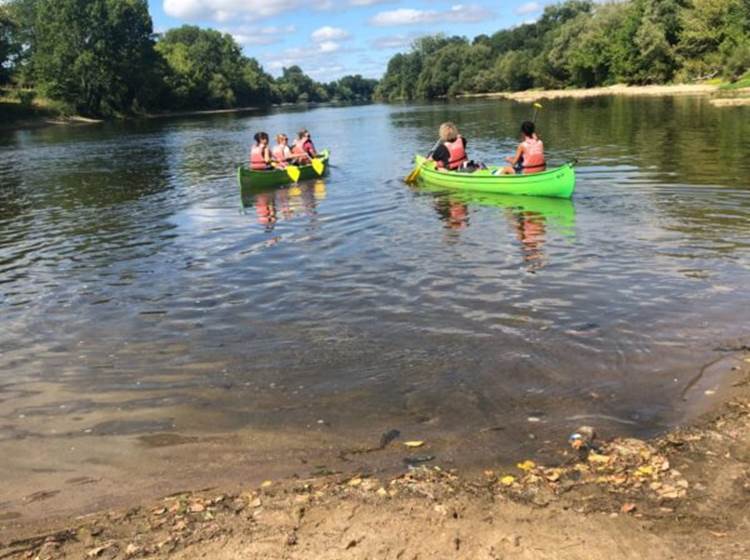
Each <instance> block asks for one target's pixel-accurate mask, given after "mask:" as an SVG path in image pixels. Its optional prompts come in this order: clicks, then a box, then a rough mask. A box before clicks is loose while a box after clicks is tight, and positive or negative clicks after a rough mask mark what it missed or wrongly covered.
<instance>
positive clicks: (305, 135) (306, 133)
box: [297, 128, 310, 141]
mask: <svg viewBox="0 0 750 560" xmlns="http://www.w3.org/2000/svg"><path fill="white" fill-rule="evenodd" d="M297 138H299V139H300V140H302V141H305V140H309V139H310V132H309V131H308V130H307V129H306V128H301V129H300V131H299V132H298V133H297Z"/></svg>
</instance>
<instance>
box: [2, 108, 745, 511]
mask: <svg viewBox="0 0 750 560" xmlns="http://www.w3.org/2000/svg"><path fill="white" fill-rule="evenodd" d="M529 116H530V110H529V106H528V105H521V104H516V103H513V102H510V101H503V100H500V101H490V100H475V101H464V102H456V103H436V104H425V105H367V106H358V107H321V108H315V109H311V110H305V111H302V110H274V111H271V112H257V113H251V114H242V115H220V116H212V117H194V118H179V119H168V120H154V121H145V122H135V123H133V122H131V123H114V124H103V125H95V126H82V127H56V128H55V127H51V128H44V129H36V130H24V131H16V132H10V133H2V135H0V309H1V310H2V319H0V321H1V323H0V325H1V326H2V328H1V329H0V472H3V478H4V479H5V480H6V481H8V484H4V485H3V488H2V489H0V515H2V514H3V512H4V511H5V512H6V516H7V517H6V518H7V519H10V518H12V517H17V516H34V515H48V514H50V513H55V512H57V513H64V512H67V511H82V510H87V509H94V508H97V507H102V506H107V505H109V504H113V503H118V500H121V499H123V496H127V495H133V494H138V491H135V490H132V488H128V485H135V486H138V487H139V488H141V490H140V491H141V492H142V493H143V494H146V493H148V492H158V491H162V490H164V491H166V490H169V489H175V488H179V487H180V485H186V484H199V483H200V484H204V483H206V484H210V483H214V482H216V481H219V480H220V481H229V482H237V481H246V480H259V479H262V478H271V477H274V476H282V475H283V476H287V475H292V474H296V475H299V476H306V475H309V474H314V473H316V472H329V471H330V470H337V469H342V470H346V469H365V468H368V469H372V470H375V471H377V470H378V469H386V470H387V469H398V468H403V464H402V459H403V458H404V457H405V456H406V455H409V453H406V452H405V451H402V450H401V448H400V447H399V444H398V442H399V441H403V440H404V439H412V440H414V439H419V440H424V441H426V442H427V444H428V445H427V446H426V447H425V448H424V453H420V455H427V457H422V458H423V459H427V458H429V457H430V456H435V459H434V463H435V464H442V465H446V466H458V467H465V468H474V467H481V466H483V465H488V464H493V463H496V462H498V461H499V462H501V463H506V464H507V463H510V462H511V461H515V460H517V459H520V458H526V457H531V458H535V457H540V456H544V455H545V454H552V455H553V454H554V453H555V450H559V449H560V447H561V444H564V441H565V439H566V437H567V434H569V433H570V432H571V431H572V430H574V429H575V428H576V427H577V426H579V425H581V424H591V425H594V426H595V427H596V428H597V429H598V430H599V431H600V432H601V433H602V434H603V435H605V436H611V435H618V434H628V435H635V436H649V435H653V434H656V433H659V432H661V431H663V430H665V429H667V428H669V427H672V426H674V425H676V424H679V423H680V422H684V421H685V420H687V419H689V418H691V417H692V415H694V414H697V413H698V412H700V411H702V410H706V409H707V408H709V407H710V406H711V402H712V399H713V398H715V395H716V394H718V393H720V392H721V390H722V387H723V383H722V381H723V379H722V376H720V375H711V372H710V371H708V372H704V374H703V375H699V373H700V371H701V367H702V366H703V365H704V364H707V363H709V362H711V361H713V360H715V359H717V358H718V357H720V356H721V349H722V348H729V347H731V346H732V343H733V342H732V341H734V340H736V339H737V338H738V337H740V336H743V335H745V336H746V335H747V334H748V330H747V329H748V325H749V324H750V305H748V291H747V286H749V285H750V181H748V179H747V177H749V176H750V110H748V109H747V108H723V109H717V108H713V107H711V106H710V104H709V103H708V100H707V98H705V97H676V98H672V97H656V98H624V97H606V98H596V99H591V100H557V101H554V102H548V103H545V107H544V109H543V110H542V111H541V113H540V114H539V117H538V123H539V127H540V130H541V134H542V136H543V138H544V140H545V144H546V146H547V155H548V159H550V160H551V161H552V162H562V161H566V160H569V159H572V158H577V159H578V160H579V163H578V167H577V173H578V181H577V190H576V194H575V196H574V198H573V200H572V201H564V200H545V199H535V198H533V197H532V198H508V197H491V196H483V197H477V196H467V195H457V194H452V193H445V192H431V191H427V190H425V189H423V188H420V187H409V186H407V185H405V184H404V183H403V182H402V178H403V176H404V175H406V174H407V173H408V172H409V171H410V169H411V164H410V159H411V156H412V154H413V153H414V152H415V151H417V150H422V151H426V150H427V149H428V148H429V146H431V145H432V143H433V142H434V139H435V136H436V131H437V128H438V126H439V124H440V123H441V122H443V121H445V120H452V121H454V122H456V123H457V124H458V125H459V127H460V128H461V131H462V133H463V134H464V135H465V136H466V137H467V138H468V147H469V152H470V157H472V158H474V159H477V160H482V161H487V162H498V161H500V160H501V158H502V157H504V156H506V155H509V154H510V153H511V152H512V150H513V148H514V145H515V143H516V142H517V133H516V131H517V129H518V125H519V123H520V122H521V121H522V120H525V119H526V118H528V117H529ZM301 126H304V127H306V128H308V129H310V130H311V132H312V134H313V140H314V141H315V142H316V144H317V146H318V147H319V148H321V147H328V148H330V149H331V153H332V163H333V164H334V166H335V167H334V168H333V169H332V170H331V173H330V176H328V177H326V178H325V179H322V180H319V181H316V182H312V183H306V184H301V185H299V186H296V187H292V188H286V189H280V190H277V191H273V192H266V193H260V194H258V193H244V195H242V196H241V193H240V192H239V189H238V186H237V183H236V176H235V170H236V167H237V165H238V164H239V163H241V162H243V161H244V160H245V159H246V157H247V152H248V147H249V144H250V142H251V138H252V135H253V134H254V133H255V132H256V131H259V130H265V131H267V132H268V133H269V134H270V135H271V136H273V135H275V134H276V133H277V132H280V131H284V132H286V133H288V134H289V135H290V137H291V136H292V134H293V133H294V132H295V131H296V130H297V129H298V128H299V127H301ZM391 429H397V430H398V431H399V432H400V434H401V439H399V440H396V442H394V443H392V444H391V445H390V446H389V447H388V448H387V449H386V450H385V451H384V452H382V453H381V452H370V453H361V451H363V450H365V449H367V448H371V447H374V446H377V444H378V442H379V438H380V436H381V434H382V433H383V432H386V431H388V430H391ZM342 450H346V451H344V452H342ZM352 450H353V451H352ZM350 451H351V453H349V452H350Z"/></svg>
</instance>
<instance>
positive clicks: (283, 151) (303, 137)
mask: <svg viewBox="0 0 750 560" xmlns="http://www.w3.org/2000/svg"><path fill="white" fill-rule="evenodd" d="M254 139H255V144H254V145H253V147H252V148H251V149H250V169H252V170H254V171H267V170H271V169H285V168H286V167H287V166H288V165H306V164H308V163H310V161H311V158H314V157H316V156H317V155H318V153H317V152H316V151H315V145H314V144H313V142H312V139H311V138H310V133H309V132H308V131H307V130H306V129H304V128H303V129H302V130H300V131H299V132H298V133H297V139H296V140H295V141H294V144H293V145H292V147H291V148H290V147H289V137H288V136H287V135H286V134H277V135H276V145H275V146H274V147H273V148H270V147H269V142H270V140H269V138H268V134H266V133H265V132H258V133H256V134H255V136H254Z"/></svg>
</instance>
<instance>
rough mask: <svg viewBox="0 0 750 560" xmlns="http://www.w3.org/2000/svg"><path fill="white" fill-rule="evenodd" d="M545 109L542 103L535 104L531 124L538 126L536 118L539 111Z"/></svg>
mask: <svg viewBox="0 0 750 560" xmlns="http://www.w3.org/2000/svg"><path fill="white" fill-rule="evenodd" d="M543 108H544V107H542V104H541V103H534V116H533V117H531V122H533V123H534V124H536V116H537V114H538V113H539V109H543Z"/></svg>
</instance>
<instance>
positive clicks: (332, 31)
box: [310, 25, 349, 43]
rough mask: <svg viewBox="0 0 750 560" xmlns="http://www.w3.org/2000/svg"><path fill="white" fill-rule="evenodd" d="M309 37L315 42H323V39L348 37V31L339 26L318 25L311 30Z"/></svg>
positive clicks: (332, 39)
mask: <svg viewBox="0 0 750 560" xmlns="http://www.w3.org/2000/svg"><path fill="white" fill-rule="evenodd" d="M310 38H311V39H312V40H313V41H315V42H316V43H323V42H325V41H341V40H343V39H348V38H349V33H348V32H347V31H345V30H343V29H341V28H340V27H331V26H330V25H326V26H324V27H320V28H319V29H316V30H315V31H313V32H312V34H311V35H310Z"/></svg>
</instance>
